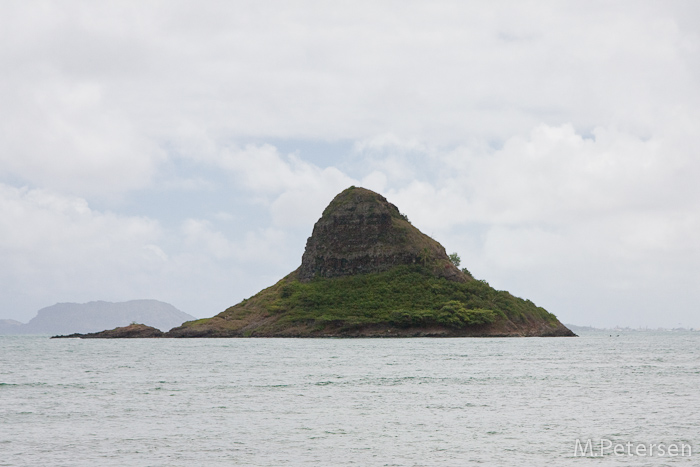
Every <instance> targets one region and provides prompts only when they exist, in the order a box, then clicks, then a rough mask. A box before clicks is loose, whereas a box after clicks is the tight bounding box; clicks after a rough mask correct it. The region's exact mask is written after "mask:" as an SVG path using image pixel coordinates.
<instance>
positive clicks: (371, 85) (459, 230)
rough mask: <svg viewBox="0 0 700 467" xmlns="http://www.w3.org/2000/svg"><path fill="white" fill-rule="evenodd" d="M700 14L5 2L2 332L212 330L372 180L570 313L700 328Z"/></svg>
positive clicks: (634, 6)
mask: <svg viewBox="0 0 700 467" xmlns="http://www.w3.org/2000/svg"><path fill="white" fill-rule="evenodd" d="M698 24H700V3H698V2H676V1H666V0H665V1H644V0H642V1H618V2H605V1H586V2H579V1H557V2H554V1H551V2H547V1H544V2H543V1H536V2H534V1H533V2H530V1H513V2H509V1H500V2H477V1H467V2H465V1H454V2H453V1H439V0H438V1H410V0H409V1H405V0H402V1H377V0H373V1H362V0H353V1H347V2H346V1H337V2H318V1H289V2H272V1H264V0H255V1H250V2H247V1H221V2H218V1H205V2H185V1H148V2H143V1H133V2H131V1H120V2H92V1H38V0H37V1H26V0H22V1H13V0H8V1H4V2H2V3H0V102H2V105H0V284H2V286H1V287H0V318H5V319H15V320H18V321H22V322H26V321H28V320H29V319H31V318H32V317H33V316H34V315H35V314H36V312H37V310H38V309H40V308H42V307H46V306H50V305H52V304H54V303H57V302H78V303H84V302H87V301H92V300H107V301H125V300H132V299H141V298H152V299H158V300H162V301H165V302H168V303H171V304H173V305H174V306H176V307H177V308H179V309H181V310H182V311H185V312H187V313H190V314H192V315H194V316H196V317H209V316H213V315H215V314H217V313H219V312H220V311H222V310H224V309H225V308H227V307H228V306H231V305H233V304H235V303H237V302H239V301H240V300H242V299H244V298H247V297H250V296H252V295H254V294H255V293H257V292H258V291H259V290H260V289H262V288H264V287H267V286H270V285H272V284H274V283H275V282H276V281H277V280H279V279H281V278H282V277H283V276H285V275H286V274H287V273H289V272H291V271H293V270H294V269H296V268H297V267H298V266H299V264H300V262H301V255H302V253H303V251H304V246H305V243H306V239H307V237H308V236H309V235H310V234H311V231H312V228H313V225H314V222H316V220H317V219H318V218H319V217H320V215H321V212H322V211H323V208H324V207H325V206H326V205H327V204H328V203H329V202H330V200H331V199H332V198H333V197H334V196H335V194H337V193H338V192H340V191H342V190H343V189H345V188H347V187H348V186H350V185H357V186H363V187H366V188H369V189H372V190H375V191H378V192H379V193H381V194H382V195H384V196H386V197H387V198H388V199H389V201H391V202H392V203H394V204H396V205H397V206H398V207H399V209H400V210H401V211H402V212H403V213H405V214H406V215H407V216H408V217H409V219H410V220H411V222H412V223H413V225H415V226H416V227H418V228H419V229H421V230H422V231H423V232H424V233H426V234H428V235H431V236H432V237H433V238H435V239H436V240H438V241H439V242H441V243H442V244H443V245H444V246H445V248H446V250H447V252H448V253H451V252H457V253H458V254H459V255H460V256H461V258H462V266H466V267H467V268H468V269H469V270H470V271H471V273H472V274H473V275H474V276H475V277H477V278H479V279H484V280H486V281H488V282H489V283H490V284H491V285H492V286H493V287H495V288H497V289H499V290H508V291H510V292H511V293H513V294H514V295H516V296H519V297H523V298H527V299H530V300H532V301H533V302H535V303H536V304H537V305H539V306H543V307H545V308H546V309H547V310H548V311H550V312H552V313H554V314H556V315H557V316H558V317H559V318H560V320H561V321H562V322H565V323H572V324H578V325H592V326H600V327H611V326H618V325H619V326H631V327H640V326H641V327H652V328H655V327H660V326H661V327H677V326H684V327H695V328H700V305H699V304H700V244H699V242H698V232H700V217H699V214H698V211H699V208H700V183H698V182H697V179H698V176H699V175H700V131H698V129H699V128H700V29H699V28H698V27H697V25H698Z"/></svg>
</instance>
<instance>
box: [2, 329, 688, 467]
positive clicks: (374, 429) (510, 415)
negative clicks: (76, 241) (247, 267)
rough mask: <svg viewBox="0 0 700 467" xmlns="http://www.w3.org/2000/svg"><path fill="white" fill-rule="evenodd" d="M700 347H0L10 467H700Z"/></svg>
mask: <svg viewBox="0 0 700 467" xmlns="http://www.w3.org/2000/svg"><path fill="white" fill-rule="evenodd" d="M699 349H700V333H697V332H695V333H693V332H686V333H681V332H659V333H652V332H644V333H623V334H620V335H619V337H618V336H617V334H615V335H613V336H612V337H611V336H610V335H609V333H605V334H603V333H597V334H596V333H591V334H585V335H583V336H582V337H579V338H505V339H499V338H483V339H427V338H426V339H151V340H148V339H144V340H141V339H138V340H78V339H54V340H50V339H48V338H46V337H36V336H0V466H25V465H36V466H49V465H50V466H97V465H100V466H193V465H202V466H218V465H226V466H230V465H242V466H248V465H249V466H282V465H299V466H306V465H308V466H350V465H353V466H438V465H439V466H464V465H487V466H501V465H502V466H512V465H526V466H530V465H531V466H543V465H552V466H568V465H575V466H605V465H635V466H644V465H654V466H655V465H700V350H699ZM589 439H590V440H591V441H592V444H591V446H592V447H593V448H594V449H595V451H594V452H592V453H591V451H588V452H585V453H583V454H585V455H582V453H581V452H580V451H576V441H577V440H579V442H581V446H582V447H585V443H586V441H587V440H589ZM602 440H605V441H602ZM608 442H609V443H611V445H613V446H614V445H617V444H619V445H623V448H624V449H625V452H624V454H623V455H619V451H618V453H614V452H613V450H612V448H609V449H608V445H607V443H608ZM601 443H604V447H605V448H606V449H605V450H604V451H603V452H602V454H603V455H602V456H599V455H598V454H601V452H599V451H598V448H599V446H600V444H601ZM628 443H629V444H630V445H631V446H632V447H631V449H632V455H628V451H627V449H628V448H627V444H628ZM651 444H656V445H659V444H662V445H663V446H665V449H667V448H668V447H669V446H671V445H676V446H677V448H678V449H679V451H678V453H677V455H676V456H674V457H671V456H670V455H669V454H670V453H672V452H673V449H671V451H669V452H664V454H665V455H659V453H658V448H657V452H654V453H653V455H649V451H648V449H649V445H651ZM640 445H642V446H644V448H645V449H646V450H647V451H646V454H644V455H640V454H639V452H634V450H635V449H638V448H639V446H640ZM684 446H686V447H685V449H686V450H685V451H684V452H683V453H682V454H681V451H680V449H681V448H683V447H684ZM688 447H690V448H691V449H692V451H691V453H690V454H689V453H688V450H687V449H688ZM696 451H697V452H696ZM591 454H595V456H593V455H591Z"/></svg>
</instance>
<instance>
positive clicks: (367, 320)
mask: <svg viewBox="0 0 700 467" xmlns="http://www.w3.org/2000/svg"><path fill="white" fill-rule="evenodd" d="M455 263H456V262H455V261H454V258H452V259H451V258H450V256H448V255H447V253H446V251H445V248H444V247H443V246H442V245H440V243H438V242H437V241H435V240H434V239H432V238H431V237H429V236H428V235H425V234H424V233H422V232H421V231H420V230H418V229H417V228H416V227H414V226H413V225H412V224H411V222H410V221H409V220H408V218H407V217H406V216H405V215H404V214H402V213H401V212H400V211H399V209H398V208H397V207H396V206H394V205H393V204H391V203H390V202H389V201H387V200H386V198H384V197H383V196H381V195H380V194H378V193H375V192H373V191H371V190H368V189H365V188H360V187H354V186H352V187H350V188H348V189H346V190H344V191H342V192H341V193H340V194H338V195H337V196H336V197H335V198H334V199H333V200H332V201H331V203H330V204H329V205H328V207H327V208H326V209H325V210H324V211H323V214H322V215H321V218H320V219H319V220H318V222H316V224H315V225H314V228H313V232H312V235H311V237H309V239H308V240H307V243H306V249H305V251H304V254H303V256H302V260H301V265H300V266H299V268H298V269H296V270H295V271H293V272H291V273H290V274H288V275H287V276H286V277H284V278H282V279H281V280H280V281H279V282H277V283H276V284H274V285H272V286H271V287H268V288H267V289H264V290H262V291H260V292H259V293H257V294H256V295H254V296H252V297H250V298H248V299H245V300H243V301H241V302H240V303H238V304H236V305H234V306H232V307H230V308H228V309H226V310H224V311H223V312H221V313H219V314H218V315H216V316H214V317H212V318H205V319H199V320H193V321H187V322H185V323H183V324H182V325H180V326H178V327H175V328H173V329H171V330H170V331H168V332H166V333H160V332H154V331H153V330H148V329H145V328H138V329H136V328H130V327H125V328H117V329H114V330H112V331H104V332H102V333H95V334H91V335H85V336H84V337H97V338H99V337H104V338H114V337H177V338H184V337H497V336H503V337H506V336H575V334H574V333H573V332H572V331H570V330H569V329H568V328H566V327H565V326H564V325H563V324H562V323H560V322H559V320H558V319H557V318H556V316H555V315H553V314H552V313H549V312H548V311H547V310H545V309H544V308H542V307H538V306H536V305H535V304H534V303H533V302H531V301H530V300H524V299H522V298H518V297H515V296H513V295H512V294H510V293H509V292H506V291H502V290H495V289H494V288H492V287H491V286H490V285H489V284H488V283H487V282H486V281H483V280H477V279H475V278H474V277H472V275H471V274H470V273H469V271H468V270H467V269H461V270H460V269H459V268H458V266H457V265H456V264H455ZM155 331H157V330H155ZM71 337H82V336H81V335H73V336H71Z"/></svg>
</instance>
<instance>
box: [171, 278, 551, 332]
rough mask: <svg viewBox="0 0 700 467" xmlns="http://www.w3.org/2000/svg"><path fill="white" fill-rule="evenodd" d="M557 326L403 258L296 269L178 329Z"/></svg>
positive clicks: (542, 314)
mask: <svg viewBox="0 0 700 467" xmlns="http://www.w3.org/2000/svg"><path fill="white" fill-rule="evenodd" d="M559 326H561V325H560V323H559V321H558V320H557V319H556V317H555V316H554V315H553V314H551V313H548V312H547V311H546V310H545V309H543V308H540V307H537V306H536V305H535V304H534V303H532V302H531V301H529V300H523V299H520V298H517V297H514V296H513V295H511V294H510V293H508V292H504V291H497V290H495V289H493V288H492V287H490V286H489V285H488V284H487V283H485V282H482V281H478V280H471V281H468V282H466V283H461V282H453V281H448V280H446V279H444V278H438V277H435V276H434V274H432V273H431V271H430V270H428V269H427V268H424V267H421V266H398V267H395V268H393V269H391V270H389V271H385V272H380V273H373V274H362V275H354V276H345V277H339V278H332V279H328V278H315V279H313V280H311V281H310V282H305V283H304V282H299V281H298V280H297V279H296V272H294V273H291V274H290V275H288V276H287V277H285V278H284V279H282V280H281V281H279V282H278V283H277V284H275V285H273V286H272V287H269V288H267V289H265V290H263V291H261V292H260V293H258V294H257V295H255V296H254V297H251V298H250V299H247V300H244V301H242V302H241V303H239V304H237V305H235V306H233V307H231V308H229V309H227V310H226V311H224V312H222V313H220V314H219V315H217V316H215V317H213V318H208V319H203V320H197V321H190V322H187V323H184V324H183V326H182V327H180V328H176V330H175V332H174V334H176V335H197V334H199V335H220V336H227V335H231V336H233V335H239V336H246V335H251V336H255V335H260V336H269V335H299V336H303V335H309V336H311V335H365V334H366V335H369V334H372V333H371V332H369V333H368V332H364V331H367V330H372V329H377V328H382V329H386V328H391V329H394V330H396V331H397V332H398V335H401V334H402V332H403V334H404V335H408V334H410V333H414V334H415V330H417V329H420V328H430V329H433V330H435V329H437V330H438V331H439V330H442V334H445V335H459V334H465V332H464V331H467V332H466V334H470V333H472V334H474V333H476V334H479V330H482V331H483V334H494V335H495V334H508V332H507V330H513V329H516V328H529V329H535V328H537V329H539V330H540V333H542V330H543V329H545V330H552V331H553V330H556V329H558V328H559ZM411 330H413V331H411ZM409 331H410V332H409ZM407 332H409V333H408V334H407ZM178 333H179V334H178ZM544 333H545V334H546V333H547V331H545V332H544ZM438 334H440V332H438Z"/></svg>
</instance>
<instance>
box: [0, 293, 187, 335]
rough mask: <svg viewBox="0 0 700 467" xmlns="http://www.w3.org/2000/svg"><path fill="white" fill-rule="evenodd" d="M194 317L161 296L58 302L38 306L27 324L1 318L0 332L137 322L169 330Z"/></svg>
mask: <svg viewBox="0 0 700 467" xmlns="http://www.w3.org/2000/svg"><path fill="white" fill-rule="evenodd" d="M192 319H194V317H193V316H192V315H189V314H187V313H185V312H183V311H180V310H178V309H177V308H175V307H174V306H173V305H171V304H169V303H165V302H161V301H159V300H130V301H126V302H116V303H114V302H106V301H94V302H88V303H57V304H55V305H52V306H49V307H46V308H42V309H41V310H39V311H38V312H37V315H36V316H35V317H34V318H32V319H31V320H30V321H29V322H28V323H26V324H25V323H20V322H19V321H15V320H9V319H4V320H0V335H17V334H39V335H41V334H51V335H55V334H72V333H90V332H96V331H101V330H103V329H111V328H114V327H119V326H127V325H129V324H131V323H134V322H137V323H144V324H147V325H148V326H152V327H154V328H157V329H160V330H163V331H167V330H169V329H171V328H173V327H175V326H179V325H180V324H181V323H182V322H184V321H189V320H192Z"/></svg>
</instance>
